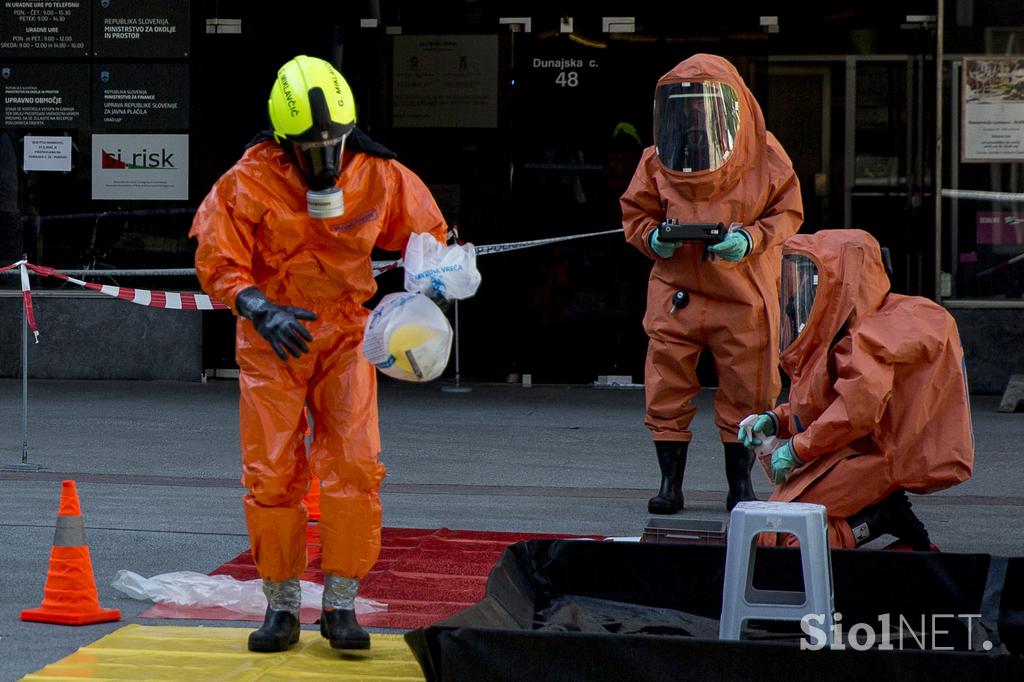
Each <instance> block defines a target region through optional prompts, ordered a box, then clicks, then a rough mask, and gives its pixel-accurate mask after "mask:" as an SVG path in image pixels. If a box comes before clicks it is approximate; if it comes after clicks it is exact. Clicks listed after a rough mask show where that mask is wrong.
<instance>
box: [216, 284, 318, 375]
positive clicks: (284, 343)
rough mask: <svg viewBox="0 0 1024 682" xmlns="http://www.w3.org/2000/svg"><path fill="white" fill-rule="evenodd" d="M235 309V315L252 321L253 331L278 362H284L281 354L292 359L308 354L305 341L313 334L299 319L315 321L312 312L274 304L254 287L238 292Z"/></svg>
mask: <svg viewBox="0 0 1024 682" xmlns="http://www.w3.org/2000/svg"><path fill="white" fill-rule="evenodd" d="M235 307H236V308H237V309H238V314H239V315H241V316H242V317H245V318H248V319H250V320H252V323H253V326H255V327H256V331H258V332H259V333H260V335H261V336H262V337H263V338H265V339H266V340H267V341H268V342H269V343H270V347H271V348H273V349H274V352H275V353H277V355H278V357H280V358H281V359H282V360H287V359H288V355H287V354H286V352H285V351H287V352H288V353H291V354H292V355H294V356H295V357H299V356H300V355H302V354H303V353H308V352H309V347H308V346H307V345H306V341H312V340H313V335H312V334H310V333H309V330H308V329H306V328H305V327H303V326H302V325H301V324H299V320H315V319H316V313H314V312H312V311H309V310H306V309H305V308H294V307H292V306H279V305H274V304H273V303H271V302H270V301H268V300H267V297H266V296H264V295H263V292H262V291H260V290H259V289H257V288H256V287H249V288H248V289H243V290H242V291H240V292H239V293H238V296H237V297H235ZM303 339H305V340H303Z"/></svg>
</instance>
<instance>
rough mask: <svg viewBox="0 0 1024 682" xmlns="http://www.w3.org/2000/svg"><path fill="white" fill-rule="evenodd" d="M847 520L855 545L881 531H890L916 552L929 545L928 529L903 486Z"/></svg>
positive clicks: (870, 539)
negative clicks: (912, 505) (918, 516)
mask: <svg viewBox="0 0 1024 682" xmlns="http://www.w3.org/2000/svg"><path fill="white" fill-rule="evenodd" d="M846 522H847V523H849V524H850V530H851V531H853V537H854V539H855V540H856V541H857V546H858V547H860V546H861V545H863V544H864V543H866V542H871V541H872V540H874V539H875V538H877V537H881V536H882V535H892V536H894V537H896V538H897V539H898V540H900V541H902V542H905V543H906V544H908V545H910V548H911V549H912V550H914V551H915V552H927V551H930V550H931V548H932V542H931V539H930V538H929V537H928V530H927V529H926V528H925V527H924V524H923V523H921V519H919V518H917V514H915V513H914V510H913V509H912V508H911V504H910V500H909V499H908V498H907V494H906V493H905V492H904V491H902V490H897V491H896V492H894V493H893V494H891V495H889V497H887V498H885V499H884V500H882V501H881V502H879V503H878V504H873V505H871V506H870V507H866V508H864V509H863V510H861V511H859V512H857V513H856V514H854V515H853V516H851V517H850V518H848V519H847V520H846Z"/></svg>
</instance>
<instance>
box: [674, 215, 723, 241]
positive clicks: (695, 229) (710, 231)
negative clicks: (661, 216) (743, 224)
mask: <svg viewBox="0 0 1024 682" xmlns="http://www.w3.org/2000/svg"><path fill="white" fill-rule="evenodd" d="M725 232H726V230H725V225H724V224H723V223H677V222H676V221H674V220H666V221H664V222H663V223H661V225H659V226H658V239H659V240H660V241H663V242H683V241H690V242H707V243H710V244H717V243H718V242H720V241H722V240H723V239H725Z"/></svg>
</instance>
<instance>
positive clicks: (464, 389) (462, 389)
mask: <svg viewBox="0 0 1024 682" xmlns="http://www.w3.org/2000/svg"><path fill="white" fill-rule="evenodd" d="M454 307H455V325H454V328H453V330H452V333H453V335H454V336H455V385H454V386H442V387H441V390H442V391H444V392H445V393H469V392H470V391H472V390H473V389H471V388H470V387H469V386H463V385H462V375H461V373H460V367H459V301H458V300H456V301H455V303H454Z"/></svg>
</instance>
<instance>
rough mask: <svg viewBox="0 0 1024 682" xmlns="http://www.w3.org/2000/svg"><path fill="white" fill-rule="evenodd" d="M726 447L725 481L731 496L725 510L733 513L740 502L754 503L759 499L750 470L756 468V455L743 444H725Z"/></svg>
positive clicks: (727, 497) (728, 497)
mask: <svg viewBox="0 0 1024 682" xmlns="http://www.w3.org/2000/svg"><path fill="white" fill-rule="evenodd" d="M723 446H724V447H725V479H726V480H727V481H728V482H729V494H728V495H727V496H726V498H725V508H726V510H728V511H732V508H733V507H735V506H736V504H737V503H738V502H752V501H754V500H756V499H757V495H755V494H754V484H753V483H752V482H751V480H750V469H751V468H752V467H753V466H754V458H755V455H754V453H753V452H752V451H751V450H748V449H747V448H746V447H744V446H743V443H723Z"/></svg>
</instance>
